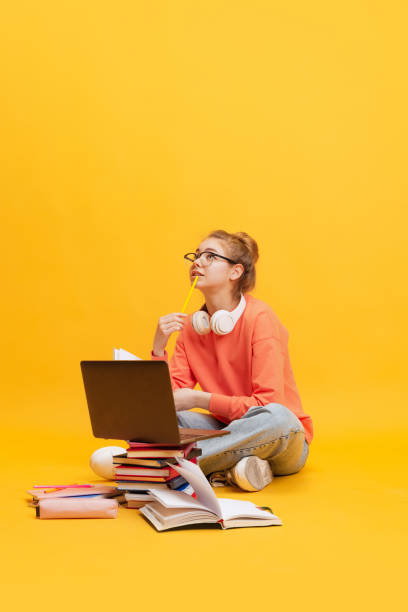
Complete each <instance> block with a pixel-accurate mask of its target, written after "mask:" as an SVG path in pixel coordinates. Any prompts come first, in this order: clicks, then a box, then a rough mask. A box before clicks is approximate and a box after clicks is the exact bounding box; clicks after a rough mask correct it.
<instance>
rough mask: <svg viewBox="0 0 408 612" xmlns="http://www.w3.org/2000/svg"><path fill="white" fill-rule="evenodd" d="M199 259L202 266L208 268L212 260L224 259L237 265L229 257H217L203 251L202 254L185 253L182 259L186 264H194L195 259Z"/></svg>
mask: <svg viewBox="0 0 408 612" xmlns="http://www.w3.org/2000/svg"><path fill="white" fill-rule="evenodd" d="M200 258H201V265H202V266H209V265H210V264H211V263H212V262H213V261H214V260H215V261H216V260H217V258H219V259H224V260H225V261H229V262H230V263H232V264H236V263H238V262H237V261H233V260H232V259H230V258H229V257H224V255H218V253H212V252H211V251H203V252H202V253H186V254H185V255H184V259H185V260H186V263H187V262H188V263H194V262H195V261H197V259H200Z"/></svg>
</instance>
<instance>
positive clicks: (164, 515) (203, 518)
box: [140, 459, 282, 531]
mask: <svg viewBox="0 0 408 612" xmlns="http://www.w3.org/2000/svg"><path fill="white" fill-rule="evenodd" d="M178 463H179V465H172V467H173V468H174V469H175V470H177V472H179V474H181V476H183V478H185V479H186V480H187V482H189V483H190V485H191V487H192V488H193V489H194V491H195V494H196V497H195V498H194V497H191V496H190V495H187V493H184V492H183V491H172V490H171V489H160V490H159V489H151V490H150V491H149V493H150V495H152V497H153V498H154V499H155V501H154V502H151V503H149V504H146V505H145V506H143V507H142V508H140V512H141V513H142V514H143V515H144V516H145V517H146V518H147V519H148V520H149V521H150V522H151V523H152V525H153V526H154V527H156V529H157V530H158V531H164V530H166V529H172V528H174V527H182V526H185V525H193V524H203V523H219V524H220V525H221V527H222V528H223V529H229V528H230V527H266V526H269V525H282V521H281V520H280V518H279V517H277V516H276V515H275V514H273V512H272V511H271V510H270V509H269V510H265V509H263V508H260V507H258V506H256V505H255V504H254V503H252V502H250V501H241V500H238V499H226V498H218V497H216V495H215V493H214V491H213V490H212V487H211V485H210V483H209V482H208V480H207V479H206V477H205V475H204V473H203V472H202V470H201V468H200V467H199V466H198V465H196V464H195V463H191V461H187V460H186V459H178Z"/></svg>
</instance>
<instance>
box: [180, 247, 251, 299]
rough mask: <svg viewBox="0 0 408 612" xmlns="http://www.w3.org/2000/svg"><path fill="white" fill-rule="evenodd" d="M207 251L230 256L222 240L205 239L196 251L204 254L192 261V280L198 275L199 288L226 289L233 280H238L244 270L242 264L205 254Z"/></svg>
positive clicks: (197, 284)
mask: <svg viewBox="0 0 408 612" xmlns="http://www.w3.org/2000/svg"><path fill="white" fill-rule="evenodd" d="M205 252H210V253H214V255H217V254H218V255H223V256H224V257H229V254H228V253H227V252H226V250H225V248H224V243H223V241H222V240H217V239H216V238H206V239H205V240H203V241H202V242H201V243H200V245H199V246H198V248H197V250H196V253H204V254H203V255H202V257H200V258H199V259H197V260H196V261H195V262H194V263H192V264H191V267H190V280H191V281H194V279H195V277H196V276H197V275H198V280H197V283H196V287H197V289H201V290H205V289H212V290H214V289H224V288H225V287H226V286H229V285H231V281H234V280H238V278H239V277H240V276H241V274H242V272H243V270H244V267H243V265H242V264H231V263H230V262H229V261H226V260H225V259H221V258H219V257H213V256H211V255H210V256H208V255H205ZM207 258H208V259H207ZM207 262H208V263H207ZM206 264H207V265H206Z"/></svg>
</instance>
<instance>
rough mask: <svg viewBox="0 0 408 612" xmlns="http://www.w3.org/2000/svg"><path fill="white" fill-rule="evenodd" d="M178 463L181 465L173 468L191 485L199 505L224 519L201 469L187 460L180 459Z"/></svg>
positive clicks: (173, 465) (174, 465)
mask: <svg viewBox="0 0 408 612" xmlns="http://www.w3.org/2000/svg"><path fill="white" fill-rule="evenodd" d="M178 463H179V465H176V464H172V467H173V468H174V469H175V470H176V471H177V472H178V473H179V474H181V476H183V478H185V479H186V480H187V482H189V483H190V484H191V486H192V487H193V489H194V491H195V493H196V496H197V500H198V501H199V503H200V504H202V505H203V506H204V507H206V508H208V510H211V512H213V513H214V514H215V515H216V516H218V517H219V518H222V511H221V506H220V504H219V503H218V499H217V497H216V495H215V493H214V491H213V490H212V488H211V485H210V483H209V482H208V480H207V479H206V477H205V476H204V473H203V471H202V470H201V468H200V467H199V466H198V465H197V464H195V463H191V461H187V460H186V459H178Z"/></svg>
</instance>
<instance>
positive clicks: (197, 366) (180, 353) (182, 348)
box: [151, 294, 313, 444]
mask: <svg viewBox="0 0 408 612" xmlns="http://www.w3.org/2000/svg"><path fill="white" fill-rule="evenodd" d="M245 300H246V306H245V310H244V312H243V313H242V315H241V317H240V318H239V319H238V322H237V324H236V325H235V327H234V329H233V331H232V332H231V333H229V334H226V335H224V336H219V335H217V334H215V333H214V332H212V331H211V332H210V333H209V334H207V335H205V336H200V335H199V334H197V333H196V332H195V331H194V329H193V327H192V325H191V315H189V316H188V317H186V323H185V324H184V328H183V329H182V330H181V332H180V333H179V336H178V338H177V342H176V346H175V349H174V354H173V356H172V357H171V359H170V362H169V370H170V376H171V383H172V388H173V389H180V388H184V387H186V388H189V389H193V388H194V387H195V385H196V383H198V384H199V385H200V387H201V388H202V390H203V391H207V392H209V393H211V398H210V405H209V411H210V412H211V413H212V414H213V416H214V417H215V418H217V419H218V420H220V421H222V422H223V423H227V424H228V423H230V422H231V421H233V420H235V419H239V418H241V417H242V416H243V415H244V414H245V413H246V412H247V411H248V410H249V408H251V406H265V405H266V404H269V403H271V402H276V403H278V404H283V405H284V406H286V407H287V408H289V410H291V411H292V412H294V414H296V416H297V417H298V419H299V420H300V421H301V423H302V425H303V427H304V429H305V434H306V436H305V437H306V441H307V442H308V443H309V444H310V442H311V440H312V438H313V424H312V419H311V418H310V416H308V415H307V414H305V413H304V412H303V409H302V403H301V401H300V397H299V393H298V390H297V387H296V382H295V378H294V375H293V371H292V367H291V364H290V359H289V351H288V339H289V334H288V331H287V329H286V328H285V327H284V326H283V325H282V323H281V322H280V321H279V319H278V317H277V315H276V314H275V312H274V311H273V310H272V308H271V307H270V306H269V305H268V304H266V303H265V302H262V301H261V300H258V299H256V298H254V297H253V296H252V295H250V294H245ZM151 358H152V359H153V360H165V361H167V362H168V354H167V351H164V355H163V356H162V357H158V356H157V355H155V354H154V353H153V351H151Z"/></svg>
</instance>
